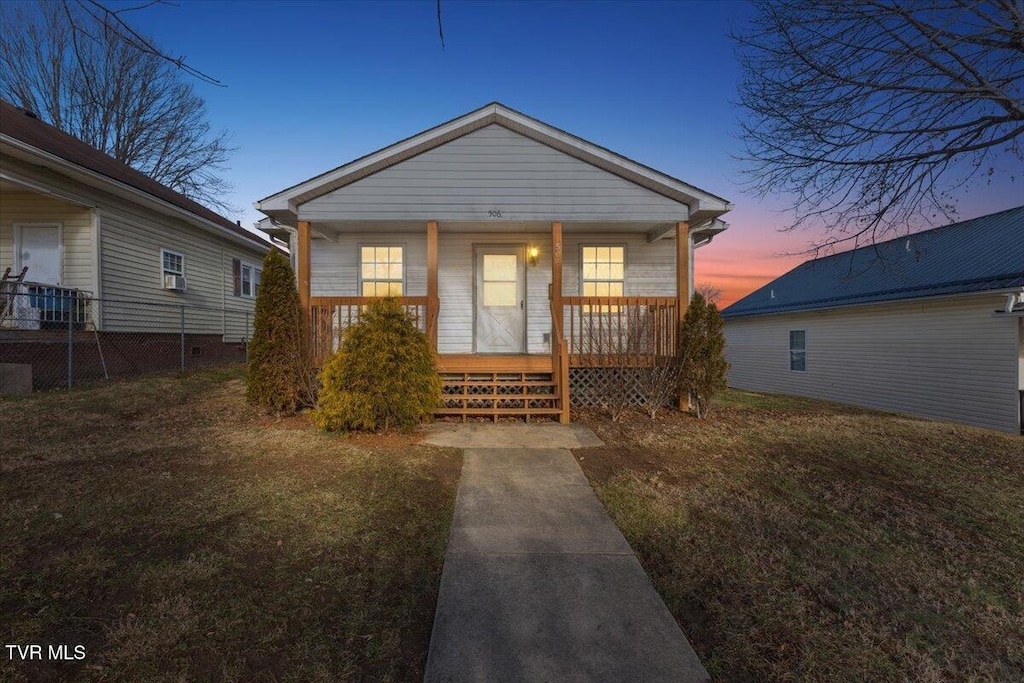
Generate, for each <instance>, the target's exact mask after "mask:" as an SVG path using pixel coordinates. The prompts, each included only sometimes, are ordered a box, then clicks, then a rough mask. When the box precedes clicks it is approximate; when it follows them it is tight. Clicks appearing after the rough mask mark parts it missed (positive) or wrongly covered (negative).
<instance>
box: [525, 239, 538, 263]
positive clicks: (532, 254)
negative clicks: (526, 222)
mask: <svg viewBox="0 0 1024 683" xmlns="http://www.w3.org/2000/svg"><path fill="white" fill-rule="evenodd" d="M538 256H540V249H538V248H537V245H535V244H531V245H530V246H528V247H527V248H526V261H527V263H529V264H530V265H531V266H536V265H537V257H538Z"/></svg>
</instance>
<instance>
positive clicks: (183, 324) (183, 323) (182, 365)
mask: <svg viewBox="0 0 1024 683" xmlns="http://www.w3.org/2000/svg"><path fill="white" fill-rule="evenodd" d="M181 371H182V372H185V307H184V306H182V307H181Z"/></svg>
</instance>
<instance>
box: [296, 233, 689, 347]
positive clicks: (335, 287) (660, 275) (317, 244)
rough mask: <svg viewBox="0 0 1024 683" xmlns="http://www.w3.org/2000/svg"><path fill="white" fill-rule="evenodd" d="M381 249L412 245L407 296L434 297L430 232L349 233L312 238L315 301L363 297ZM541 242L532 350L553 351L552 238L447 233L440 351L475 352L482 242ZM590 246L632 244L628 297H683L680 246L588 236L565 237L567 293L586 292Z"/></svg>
mask: <svg viewBox="0 0 1024 683" xmlns="http://www.w3.org/2000/svg"><path fill="white" fill-rule="evenodd" d="M373 244H404V245H405V247H406V255H405V262H406V292H407V293H408V294H409V295H410V296H423V295H425V294H426V293H427V285H426V281H427V252H426V234H425V232H421V233H371V232H359V233H343V234H339V235H338V237H337V239H336V241H330V240H325V239H316V240H313V241H312V245H311V253H310V262H311V273H310V280H311V282H310V290H311V295H312V296H355V295H357V294H358V247H359V245H373ZM529 244H535V245H537V246H538V247H539V248H540V255H539V257H538V261H537V265H536V266H532V267H531V266H529V265H527V267H526V329H527V338H526V344H527V353H550V351H551V347H550V343H549V342H547V341H545V339H544V335H546V334H550V332H551V314H550V311H551V307H550V303H549V300H548V285H550V284H551V235H550V233H537V234H530V233H515V234H509V233H494V232H486V233H485V232H442V233H441V234H440V235H439V236H438V277H437V279H438V298H439V299H440V312H439V314H438V351H439V352H440V353H473V352H474V348H473V333H474V330H473V325H474V302H473V290H474V281H475V273H474V270H473V247H474V245H516V246H521V247H525V246H527V245H529ZM584 244H587V245H589V244H625V245H626V293H627V295H629V296H675V293H676V292H675V282H676V280H675V277H676V276H675V272H676V271H675V242H674V241H673V240H660V241H658V242H654V243H652V244H648V243H647V239H646V236H645V235H643V234H607V233H602V234H600V235H593V236H590V235H582V234H569V235H566V236H565V238H564V245H563V250H564V254H565V256H564V261H563V270H562V272H563V277H562V281H563V293H564V294H566V295H575V294H578V292H579V289H580V284H579V272H580V253H581V252H580V248H581V247H582V245H584Z"/></svg>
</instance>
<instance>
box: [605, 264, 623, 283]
mask: <svg viewBox="0 0 1024 683" xmlns="http://www.w3.org/2000/svg"><path fill="white" fill-rule="evenodd" d="M608 277H610V278H611V279H612V280H621V279H622V278H623V267H622V264H621V263H613V264H611V267H610V268H609V269H608Z"/></svg>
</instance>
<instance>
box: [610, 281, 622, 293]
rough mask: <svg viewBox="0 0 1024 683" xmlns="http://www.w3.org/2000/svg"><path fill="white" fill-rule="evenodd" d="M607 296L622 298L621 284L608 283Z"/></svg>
mask: <svg viewBox="0 0 1024 683" xmlns="http://www.w3.org/2000/svg"><path fill="white" fill-rule="evenodd" d="M608 296H622V283H621V282H609V283H608Z"/></svg>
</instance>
